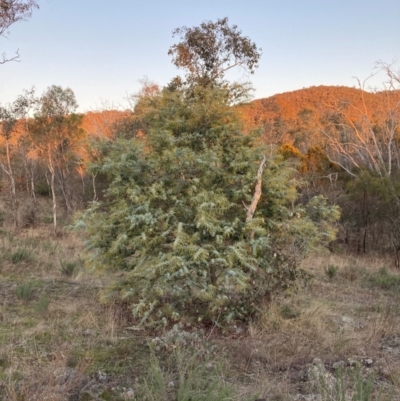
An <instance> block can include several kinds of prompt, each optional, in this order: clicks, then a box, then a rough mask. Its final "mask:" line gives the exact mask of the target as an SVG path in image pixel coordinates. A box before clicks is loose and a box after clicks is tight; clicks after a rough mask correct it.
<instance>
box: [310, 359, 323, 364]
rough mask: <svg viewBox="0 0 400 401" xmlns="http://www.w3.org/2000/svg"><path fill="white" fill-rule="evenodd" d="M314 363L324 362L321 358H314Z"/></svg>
mask: <svg viewBox="0 0 400 401" xmlns="http://www.w3.org/2000/svg"><path fill="white" fill-rule="evenodd" d="M312 363H313V365H321V364H322V361H321V358H314V359H313V361H312Z"/></svg>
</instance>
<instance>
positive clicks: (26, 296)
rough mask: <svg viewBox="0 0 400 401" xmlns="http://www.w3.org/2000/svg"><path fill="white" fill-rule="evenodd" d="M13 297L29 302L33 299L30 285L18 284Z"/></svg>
mask: <svg viewBox="0 0 400 401" xmlns="http://www.w3.org/2000/svg"><path fill="white" fill-rule="evenodd" d="M15 295H16V296H17V298H18V299H19V300H21V301H31V300H32V298H33V287H32V285H31V284H30V283H23V284H20V285H19V286H18V287H17V288H16V289H15Z"/></svg>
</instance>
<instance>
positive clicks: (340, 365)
mask: <svg viewBox="0 0 400 401" xmlns="http://www.w3.org/2000/svg"><path fill="white" fill-rule="evenodd" d="M345 366H346V362H344V361H338V362H335V363H334V364H333V365H332V369H334V370H338V369H343V368H344V367H345Z"/></svg>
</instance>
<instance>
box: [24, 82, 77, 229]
mask: <svg viewBox="0 0 400 401" xmlns="http://www.w3.org/2000/svg"><path fill="white" fill-rule="evenodd" d="M77 107H78V104H77V102H76V99H75V94H74V92H73V91H72V89H70V88H66V89H63V88H62V87H61V86H56V85H53V86H51V87H49V88H48V89H47V90H46V91H45V92H44V94H43V95H42V96H41V97H40V99H39V102H38V106H37V110H36V113H35V118H34V119H33V120H32V121H31V122H30V129H29V131H30V135H31V137H32V143H33V146H34V148H35V151H36V156H37V157H38V158H39V159H41V160H43V161H45V163H46V165H47V169H48V171H49V173H50V180H49V184H50V188H51V194H52V199H53V226H54V231H56V230H57V196H56V181H55V180H56V178H57V179H58V182H59V186H60V189H61V192H62V195H63V198H64V202H65V207H66V210H67V211H72V210H73V207H72V205H71V202H70V193H69V192H70V189H69V187H68V175H69V169H70V162H71V160H73V159H74V157H75V155H76V154H75V147H76V146H77V145H78V143H79V140H80V138H81V137H82V135H83V131H82V129H81V128H80V125H81V122H82V116H81V115H80V114H77V113H75V111H76V109H77Z"/></svg>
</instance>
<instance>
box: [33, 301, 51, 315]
mask: <svg viewBox="0 0 400 401" xmlns="http://www.w3.org/2000/svg"><path fill="white" fill-rule="evenodd" d="M49 305H50V299H49V298H47V297H43V298H40V299H39V300H38V301H37V303H36V305H35V310H36V312H37V313H39V314H44V313H46V312H47V310H48V309H49Z"/></svg>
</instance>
